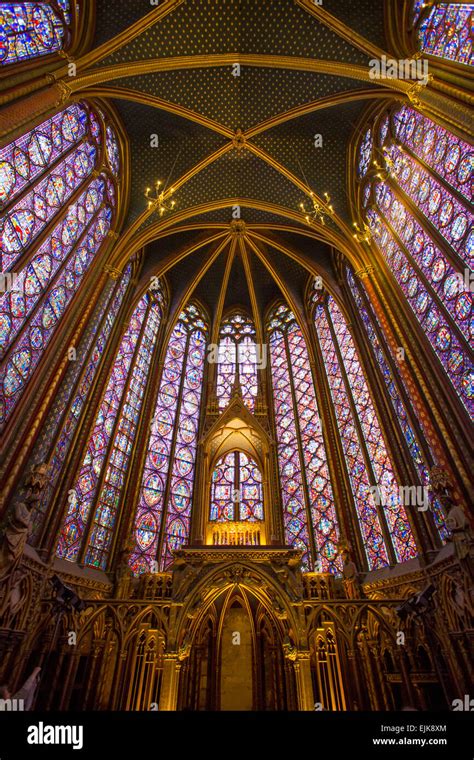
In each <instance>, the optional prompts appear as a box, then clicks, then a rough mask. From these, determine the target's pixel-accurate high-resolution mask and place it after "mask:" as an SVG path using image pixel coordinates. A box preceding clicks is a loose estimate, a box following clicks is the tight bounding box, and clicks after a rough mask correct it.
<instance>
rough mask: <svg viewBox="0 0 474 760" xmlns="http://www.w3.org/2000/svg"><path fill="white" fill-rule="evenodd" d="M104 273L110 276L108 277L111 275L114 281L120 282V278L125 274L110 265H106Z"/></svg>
mask: <svg viewBox="0 0 474 760" xmlns="http://www.w3.org/2000/svg"><path fill="white" fill-rule="evenodd" d="M103 271H104V272H105V273H106V274H108V275H109V277H111V278H112V280H119V279H120V277H121V276H122V274H123V272H122V271H121V270H120V269H118V268H117V267H113V266H111V265H110V264H106V265H105V266H104V270H103Z"/></svg>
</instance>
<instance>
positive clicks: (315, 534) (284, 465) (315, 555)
mask: <svg viewBox="0 0 474 760" xmlns="http://www.w3.org/2000/svg"><path fill="white" fill-rule="evenodd" d="M268 333H269V342H270V361H271V374H272V386H273V402H274V408H275V423H276V432H277V439H278V464H279V471H280V484H281V491H282V500H283V519H284V527H285V539H286V541H287V543H288V544H290V545H291V546H293V547H294V548H296V549H301V550H302V551H303V565H304V567H305V568H306V569H307V570H310V569H313V568H314V567H315V566H318V565H319V566H320V567H321V568H322V570H323V571H324V572H328V571H329V572H336V571H338V569H339V567H340V566H339V560H338V559H337V557H336V555H337V542H338V538H339V529H338V523H337V516H336V509H335V504H334V496H333V492H332V486H331V481H330V475H329V468H328V463H327V455H326V449H325V443H324V438H323V434H322V426H321V421H320V417H319V411H318V403H317V400H316V392H315V388H314V382H313V377H312V373H311V366H310V362H309V356H308V349H307V347H306V343H305V339H304V337H303V334H302V332H301V329H300V327H299V325H298V323H297V322H296V319H295V317H294V315H293V313H292V312H291V311H290V309H289V308H288V307H287V306H285V305H281V306H278V307H277V308H276V309H275V310H274V312H273V313H272V314H271V316H270V319H269V323H268Z"/></svg>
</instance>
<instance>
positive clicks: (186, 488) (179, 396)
mask: <svg viewBox="0 0 474 760" xmlns="http://www.w3.org/2000/svg"><path fill="white" fill-rule="evenodd" d="M207 329H208V328H207V325H206V323H205V321H204V320H203V317H202V315H201V313H200V311H199V309H198V308H197V307H196V306H195V305H194V304H189V305H188V306H187V307H186V308H185V309H184V311H183V312H182V313H181V314H180V316H179V319H178V321H177V323H176V326H175V328H174V330H173V333H172V335H171V338H170V341H169V344H168V348H167V352H166V357H165V361H164V365H163V374H162V377H161V381H160V387H159V390H158V396H157V400H156V404H155V409H154V414H153V420H152V425H151V431H150V436H149V439H148V445H147V456H146V460H145V466H144V470H143V475H142V482H141V488H140V496H139V501H138V507H137V512H136V517H135V541H136V543H135V547H134V549H133V551H132V554H131V558H130V566H131V568H132V570H133V572H134V573H135V574H139V573H142V572H145V571H148V572H149V571H151V570H152V569H153V568H154V567H159V568H160V569H165V568H167V567H168V566H169V565H170V563H171V562H172V559H173V555H172V551H173V549H178V548H179V547H180V546H181V545H182V544H183V543H184V542H185V541H186V540H187V538H188V535H189V525H190V518H191V504H192V495H193V486H194V465H195V459H196V446H197V434H198V426H199V410H200V403H201V393H202V385H203V372H204V359H205V350H206V341H207Z"/></svg>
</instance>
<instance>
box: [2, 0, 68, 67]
mask: <svg viewBox="0 0 474 760" xmlns="http://www.w3.org/2000/svg"><path fill="white" fill-rule="evenodd" d="M74 10H75V2H74V0H56V1H54V0H50V2H48V0H41V2H26V3H25V2H16V3H5V2H0V65H2V66H7V65H8V64H12V63H21V62H22V61H26V60H29V59H31V58H38V57H41V56H45V55H50V54H51V53H58V52H59V51H60V50H65V49H66V48H67V47H68V45H69V40H70V38H71V33H72V19H73V12H74Z"/></svg>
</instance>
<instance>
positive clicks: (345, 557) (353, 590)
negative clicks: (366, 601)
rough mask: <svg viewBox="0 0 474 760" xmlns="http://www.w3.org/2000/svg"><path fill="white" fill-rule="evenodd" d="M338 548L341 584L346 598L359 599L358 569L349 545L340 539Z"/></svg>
mask: <svg viewBox="0 0 474 760" xmlns="http://www.w3.org/2000/svg"><path fill="white" fill-rule="evenodd" d="M338 549H339V554H340V556H341V557H342V585H343V587H344V591H345V594H346V597H347V599H360V598H361V597H362V588H361V585H360V583H359V571H358V570H357V567H356V564H355V562H354V561H353V559H352V552H351V547H350V545H349V543H348V542H347V541H341V542H340V543H339V545H338Z"/></svg>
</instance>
